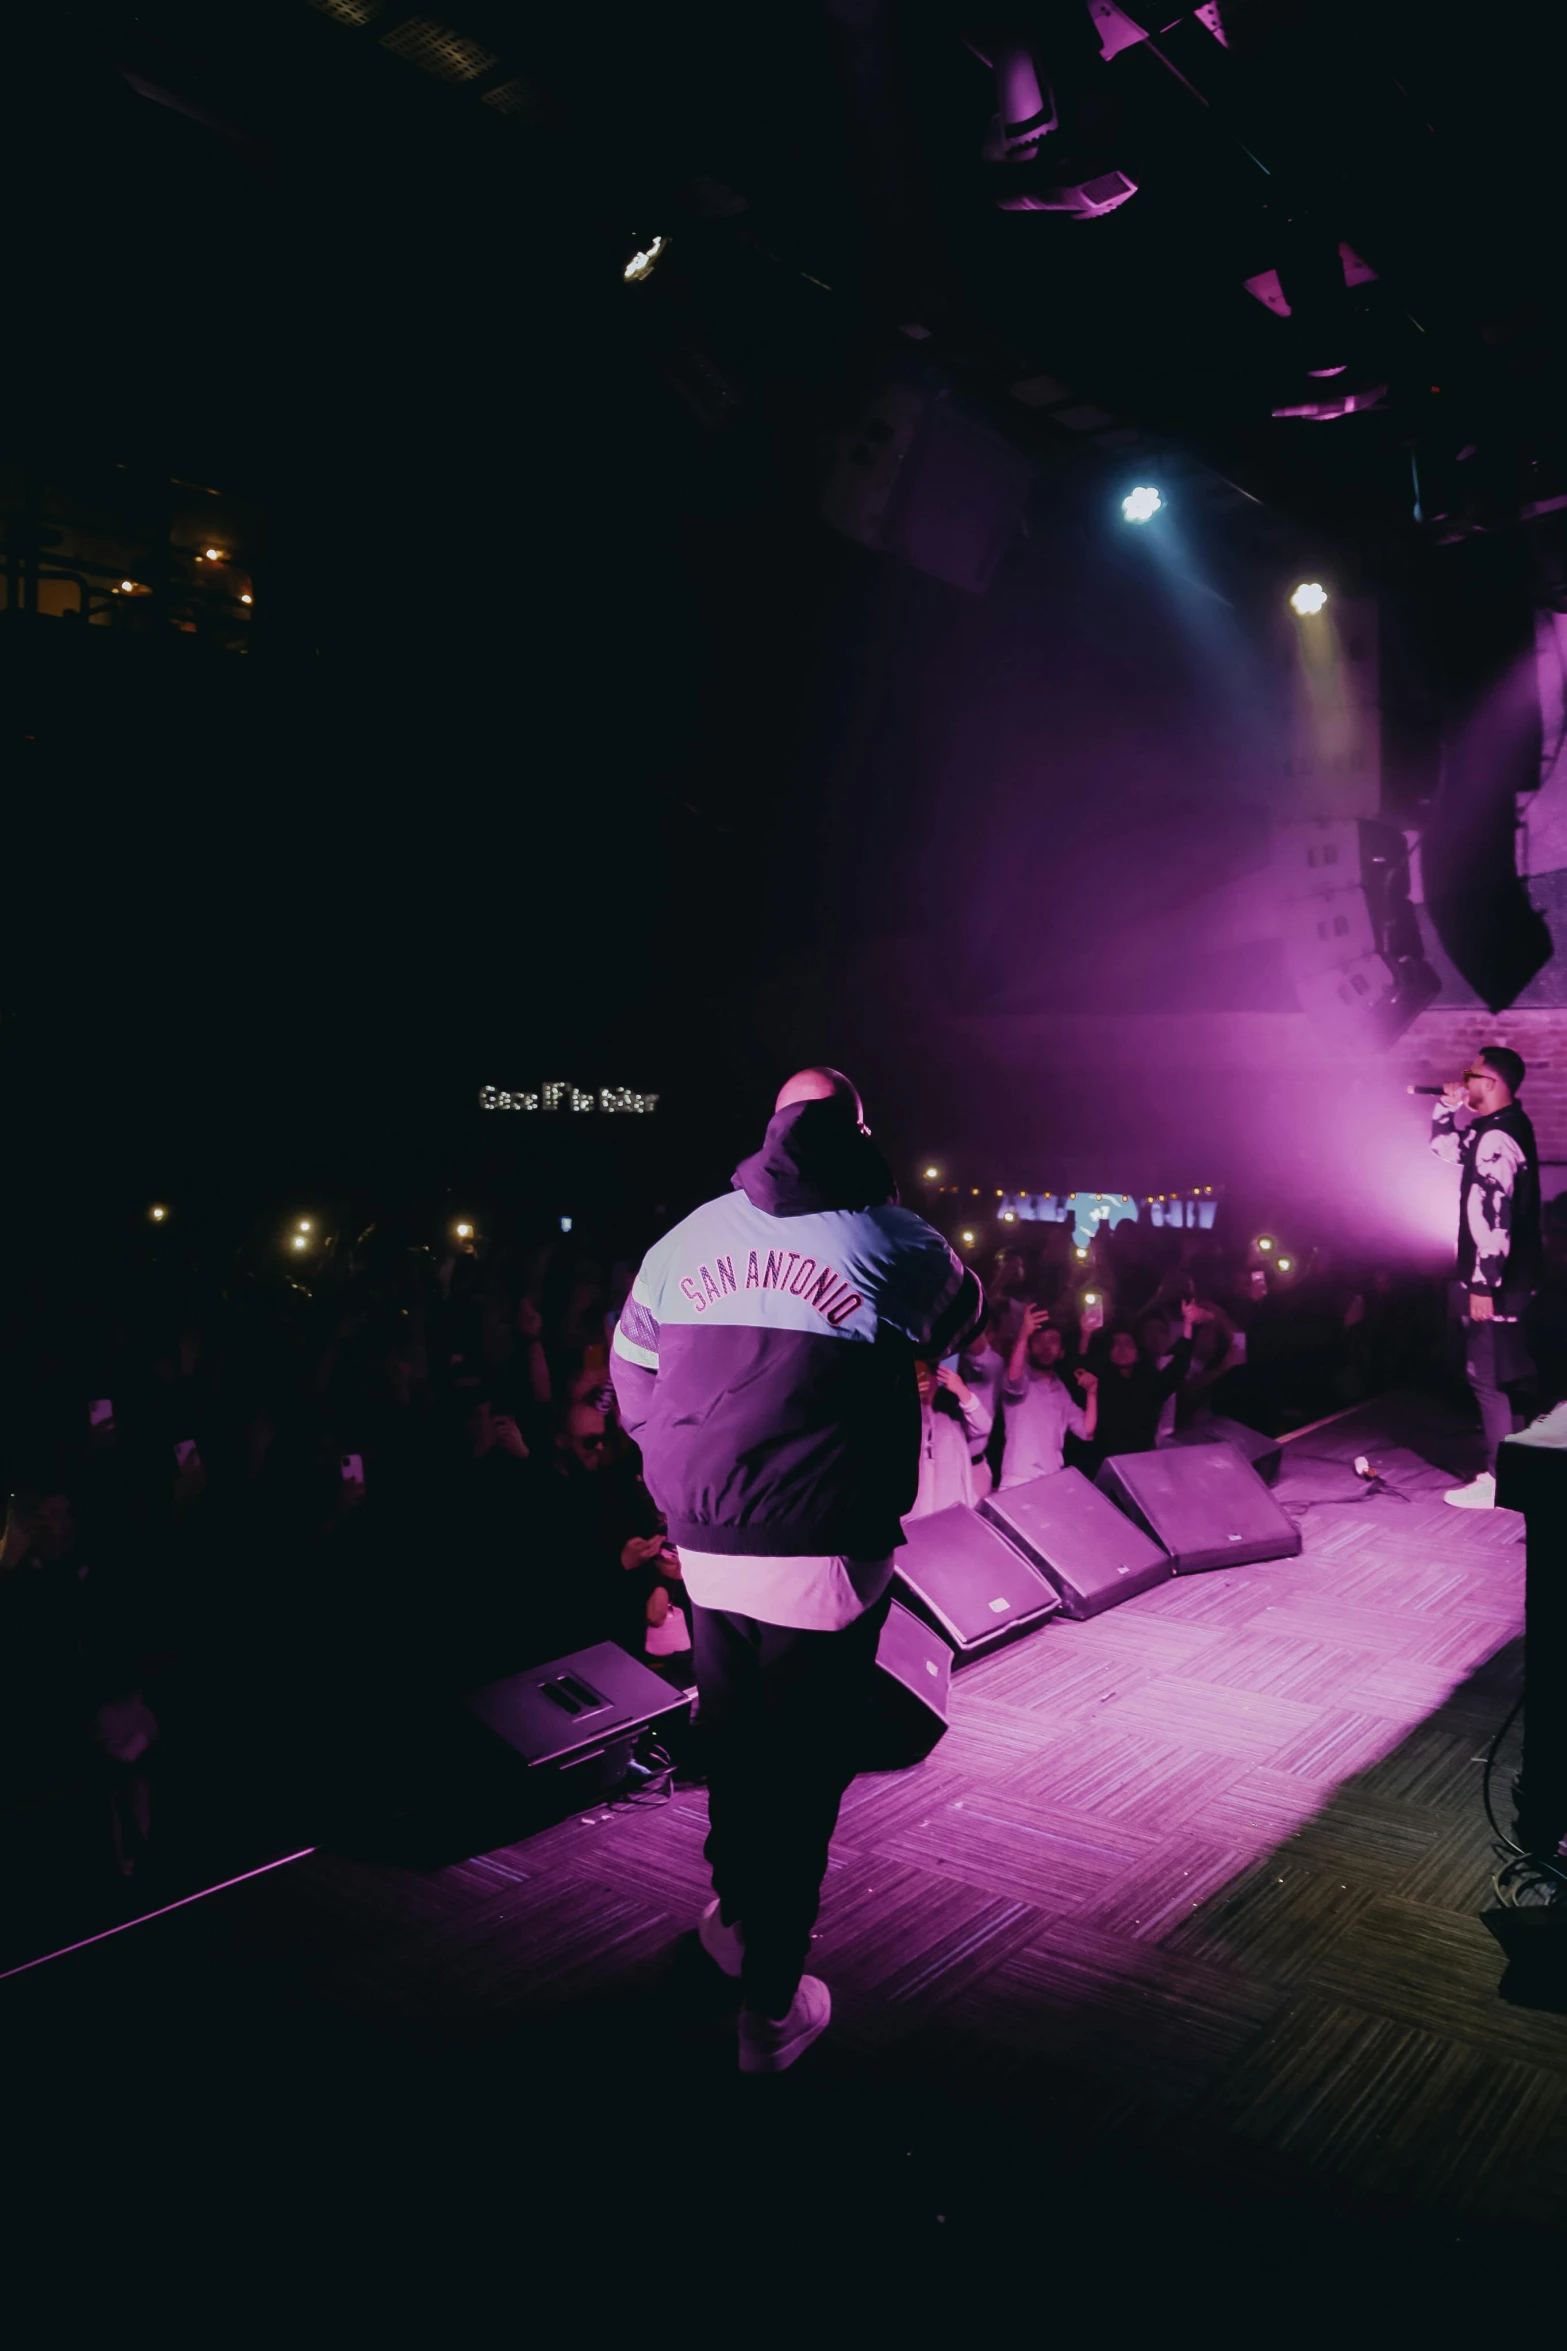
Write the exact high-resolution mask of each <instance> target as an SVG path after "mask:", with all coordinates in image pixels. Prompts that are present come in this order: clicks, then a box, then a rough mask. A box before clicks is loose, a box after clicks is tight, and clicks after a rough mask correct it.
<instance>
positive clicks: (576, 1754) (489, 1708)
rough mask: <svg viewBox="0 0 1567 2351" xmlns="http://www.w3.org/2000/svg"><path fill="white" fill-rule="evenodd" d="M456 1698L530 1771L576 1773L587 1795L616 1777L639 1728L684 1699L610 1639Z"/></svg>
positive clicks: (682, 1706)
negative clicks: (519, 1757) (461, 1700)
mask: <svg viewBox="0 0 1567 2351" xmlns="http://www.w3.org/2000/svg"><path fill="white" fill-rule="evenodd" d="M463 1704H464V1706H466V1708H467V1709H468V1711H469V1713H470V1714H472V1715H475V1716H477V1718H478V1720H479V1721H480V1722H482V1723H483V1724H484V1725H485V1727H486V1728H487V1729H489V1730H491V1731H493V1732H494V1734H495V1736H496V1737H497V1738H498V1739H502V1740H504V1741H505V1743H506V1745H507V1746H508V1747H510V1748H511V1749H512V1750H513V1752H514V1753H515V1754H518V1755H520V1756H521V1757H522V1759H523V1761H524V1763H526V1764H527V1766H528V1768H529V1770H530V1771H536V1772H539V1773H541V1774H545V1775H548V1774H552V1773H553V1774H558V1775H560V1776H561V1777H562V1778H564V1777H565V1775H566V1774H568V1773H571V1772H580V1773H581V1774H582V1783H583V1793H584V1796H586V1795H588V1794H590V1793H591V1792H592V1791H593V1790H594V1789H602V1788H608V1787H613V1786H614V1785H615V1783H616V1781H617V1780H619V1779H622V1778H623V1777H624V1776H625V1771H626V1767H627V1765H628V1764H629V1762H630V1760H631V1750H632V1748H633V1747H634V1746H635V1744H636V1741H637V1739H638V1738H639V1737H640V1735H641V1734H642V1732H643V1731H645V1730H646V1729H647V1728H648V1726H649V1724H651V1723H655V1722H657V1721H659V1720H660V1719H661V1718H662V1717H664V1716H668V1715H675V1714H681V1713H684V1712H685V1710H686V1708H687V1707H688V1706H689V1704H690V1701H689V1699H687V1698H686V1697H685V1696H684V1695H683V1694H682V1693H681V1692H680V1691H679V1690H673V1689H671V1688H670V1686H669V1684H668V1682H665V1681H660V1679H659V1677H658V1675H657V1674H656V1673H649V1671H648V1669H647V1667H646V1666H645V1665H642V1664H640V1663H639V1662H638V1660H637V1659H636V1658H635V1657H633V1656H631V1655H630V1653H629V1652H628V1651H627V1650H625V1649H622V1648H621V1647H620V1646H619V1644H618V1643H617V1642H614V1641H596V1642H595V1643H594V1644H593V1646H592V1647H591V1648H590V1649H577V1650H574V1651H573V1652H572V1654H571V1655H570V1656H569V1657H556V1658H552V1659H551V1660H550V1662H549V1664H548V1665H530V1666H529V1667H527V1668H526V1670H525V1671H524V1672H522V1673H510V1674H507V1675H506V1676H505V1678H504V1679H503V1680H501V1681H498V1682H487V1683H486V1684H485V1685H484V1687H483V1689H480V1690H470V1691H469V1692H468V1694H467V1695H466V1697H465V1698H464V1699H463Z"/></svg>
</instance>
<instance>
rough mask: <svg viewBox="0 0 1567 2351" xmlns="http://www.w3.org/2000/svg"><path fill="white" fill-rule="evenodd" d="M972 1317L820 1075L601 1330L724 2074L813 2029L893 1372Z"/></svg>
mask: <svg viewBox="0 0 1567 2351" xmlns="http://www.w3.org/2000/svg"><path fill="white" fill-rule="evenodd" d="M983 1313H984V1297H983V1294H982V1292H981V1290H980V1286H979V1283H978V1281H977V1280H976V1278H975V1276H974V1275H973V1273H972V1272H970V1271H969V1270H968V1269H967V1268H966V1267H965V1266H963V1265H962V1264H960V1262H959V1261H958V1259H957V1258H956V1257H955V1256H954V1255H953V1253H952V1251H951V1250H950V1249H949V1248H948V1246H947V1244H946V1242H945V1241H944V1240H943V1239H942V1237H941V1235H940V1234H939V1233H938V1232H936V1231H934V1230H933V1229H932V1227H931V1226H930V1225H928V1224H926V1223H925V1222H924V1220H923V1218H921V1217H918V1216H915V1215H914V1214H913V1213H912V1211H911V1210H909V1209H906V1208H902V1207H900V1206H899V1205H898V1198H897V1188H896V1186H895V1185H894V1183H893V1180H892V1174H891V1171H890V1169H889V1168H888V1166H887V1163H886V1161H885V1160H884V1159H883V1158H882V1156H881V1153H880V1152H879V1151H878V1150H877V1149H876V1147H875V1145H874V1144H873V1143H872V1142H871V1140H870V1130H869V1128H868V1127H867V1126H866V1125H865V1122H864V1115H863V1112H862V1109H861V1106H860V1099H859V1095H858V1094H857V1092H856V1091H855V1089H854V1087H853V1086H852V1085H851V1084H850V1082H849V1080H848V1079H847V1078H846V1077H844V1076H843V1075H842V1073H841V1072H840V1071H837V1070H827V1069H807V1070H802V1071H800V1072H799V1074H798V1075H797V1076H795V1077H792V1078H791V1079H790V1080H789V1082H788V1084H787V1085H786V1086H785V1087H784V1089H783V1091H782V1093H781V1094H780V1095H779V1097H778V1103H777V1108H776V1110H775V1112H774V1115H773V1118H772V1121H771V1123H770V1124H769V1126H768V1129H767V1137H766V1140H765V1142H764V1143H763V1145H762V1148H761V1150H760V1151H758V1152H757V1153H755V1155H754V1156H753V1157H752V1158H750V1159H746V1160H743V1161H742V1162H741V1164H740V1166H739V1167H738V1168H737V1170H736V1171H735V1175H734V1178H733V1189H732V1190H731V1191H730V1192H728V1193H727V1194H726V1195H725V1196H724V1197H723V1198H722V1199H718V1200H709V1201H708V1202H707V1203H706V1205H705V1206H704V1207H701V1208H698V1209H697V1210H695V1212H694V1213H693V1214H692V1215H690V1216H688V1217H687V1218H686V1219H685V1222H684V1223H683V1224H679V1225H677V1226H676V1227H675V1229H674V1231H673V1232H671V1233H667V1234H666V1235H665V1236H664V1238H663V1240H661V1241H659V1242H658V1243H657V1244H656V1245H655V1246H654V1247H653V1248H652V1249H651V1250H649V1252H648V1255H647V1257H646V1259H645V1260H644V1262H643V1265H642V1269H641V1271H640V1272H639V1274H638V1275H637V1278H636V1281H635V1283H634V1284H633V1286H632V1291H631V1295H630V1297H629V1298H628V1299H627V1301H626V1304H625V1306H624V1308H623V1309H622V1312H621V1317H620V1323H619V1327H618V1329H617V1330H616V1333H615V1342H614V1347H613V1350H612V1355H611V1362H612V1371H613V1377H614V1382H615V1392H616V1395H617V1396H618V1398H619V1400H620V1414H621V1419H622V1421H623V1423H624V1425H625V1427H626V1428H627V1429H628V1430H629V1432H630V1433H631V1435H632V1436H633V1437H635V1438H636V1440H637V1442H638V1444H639V1445H640V1446H641V1448H642V1457H643V1468H644V1474H645V1476H646V1479H647V1483H648V1487H649V1490H650V1491H651V1493H652V1495H653V1498H654V1500H655V1501H656V1502H657V1503H658V1505H659V1507H660V1508H661V1509H662V1510H663V1511H664V1512H665V1514H666V1516H667V1518H668V1522H669V1536H670V1540H671V1542H672V1543H674V1544H675V1545H676V1546H677V1547H678V1549H679V1552H680V1559H681V1574H682V1576H683V1578H684V1580H685V1586H686V1590H687V1592H688V1594H689V1595H690V1598H691V1601H692V1603H693V1611H694V1619H695V1638H696V1679H697V1690H698V1697H699V1709H700V1719H701V1724H702V1730H703V1734H704V1737H705V1739H706V1742H707V1749H708V1814H709V1822H710V1834H709V1837H708V1841H707V1858H708V1860H709V1862H710V1863H711V1865H712V1871H713V1888H714V1897H715V1898H714V1900H713V1901H712V1903H711V1904H710V1905H709V1906H708V1909H707V1910H706V1912H705V1913H704V1914H703V1917H702V1921H701V1925H700V1927H699V1930H698V1931H699V1933H700V1936H701V1939H702V1943H703V1946H704V1948H705V1949H706V1950H707V1952H708V1953H709V1955H710V1957H711V1958H713V1959H714V1960H715V1961H716V1962H717V1964H718V1966H719V1967H720V1968H722V1969H723V1971H724V1973H725V1974H726V1975H730V1976H735V1977H738V1978H739V1979H740V1982H741V1986H742V1995H741V1997H742V2006H741V2011H740V2065H741V2069H742V2071H744V2072H749V2073H778V2072H782V2071H783V2069H784V2068H785V2067H786V2066H788V2065H792V2064H793V2062H794V2060H795V2059H796V2058H797V2057H798V2056H799V2055H800V2054H801V2052H802V2051H803V2050H805V2049H806V2048H808V2047H809V2046H810V2044H811V2042H812V2041H814V2040H815V2039H816V2038H817V2036H818V2034H820V2033H821V2032H822V2031H823V2029H824V2028H825V2026H826V2024H827V2020H828V2016H829V2014H830V2011H831V2002H830V2000H829V1997H828V1992H827V1987H826V1985H825V1984H823V1983H821V1982H820V1981H819V1980H818V1979H817V1978H816V1977H815V1976H809V1975H806V1974H804V1972H803V1970H804V1966H805V1959H806V1954H807V1952H808V1950H809V1948H810V1939H811V1929H812V1927H813V1925H814V1924H815V1920H816V1912H817V1906H818V1902H819V1899H820V1894H821V1883H822V1877H823V1875H824V1873H825V1871H826V1867H827V1846H828V1841H829V1839H830V1838H831V1836H832V1832H833V1829H834V1826H835V1825H836V1822H837V1818H838V1807H839V1805H840V1803H841V1802H842V1799H843V1793H844V1790H845V1789H846V1788H847V1786H848V1784H849V1781H850V1780H851V1779H852V1778H853V1776H854V1770H855V1760H856V1757H855V1740H856V1737H857V1733H858V1729H859V1723H860V1719H861V1717H862V1715H863V1713H864V1710H865V1705H866V1700H867V1697H868V1695H869V1690H870V1686H871V1680H872V1676H873V1673H874V1669H875V1659H876V1644H877V1641H878V1639H879V1637H880V1633H881V1628H882V1625H883V1624H884V1622H885V1620H886V1614H887V1609H888V1606H889V1605H890V1601H891V1589H890V1587H891V1582H892V1572H893V1553H894V1551H895V1550H896V1548H897V1546H898V1544H899V1543H901V1541H902V1540H903V1536H902V1531H901V1528H900V1526H899V1521H900V1519H901V1518H902V1517H903V1515H904V1513H905V1512H906V1511H908V1510H909V1508H910V1507H911V1505H912V1503H913V1501H914V1497H915V1492H916V1488H917V1486H918V1482H919V1431H920V1404H919V1395H918V1391H917V1388H916V1385H915V1372H914V1363H915V1357H916V1355H920V1356H924V1357H926V1358H928V1359H933V1360H939V1359H940V1358H941V1357H942V1356H944V1355H950V1354H951V1353H952V1352H953V1351H954V1350H955V1349H956V1348H958V1347H960V1346H961V1345H962V1344H963V1343H964V1341H965V1340H966V1339H968V1338H969V1337H970V1336H971V1335H972V1333H973V1332H974V1331H975V1330H976V1329H977V1328H978V1326H979V1323H980V1321H981V1318H982V1316H983Z"/></svg>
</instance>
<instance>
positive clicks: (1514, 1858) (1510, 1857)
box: [1480, 1695, 1567, 1910]
mask: <svg viewBox="0 0 1567 2351" xmlns="http://www.w3.org/2000/svg"><path fill="white" fill-rule="evenodd" d="M1522 1710H1523V1697H1522V1695H1520V1696H1519V1697H1517V1698H1515V1699H1514V1700H1513V1703H1512V1705H1511V1706H1510V1707H1509V1708H1508V1710H1507V1713H1506V1715H1505V1716H1504V1717H1503V1720H1502V1721H1501V1723H1500V1724H1499V1725H1498V1728H1497V1732H1496V1736H1495V1738H1494V1739H1493V1740H1492V1741H1491V1744H1490V1746H1489V1747H1488V1748H1487V1749H1486V1755H1485V1771H1484V1773H1483V1775H1482V1777H1481V1781H1480V1797H1481V1801H1482V1803H1483V1804H1484V1806H1485V1817H1486V1819H1487V1820H1488V1821H1489V1822H1490V1824H1491V1834H1492V1835H1493V1836H1494V1837H1495V1839H1496V1842H1497V1844H1498V1846H1499V1847H1500V1848H1501V1850H1502V1852H1503V1853H1504V1854H1505V1855H1506V1859H1505V1860H1504V1861H1503V1863H1502V1866H1501V1868H1500V1869H1497V1870H1493V1871H1492V1873H1491V1891H1492V1893H1493V1894H1494V1895H1495V1896H1496V1899H1497V1901H1498V1903H1499V1904H1500V1905H1501V1907H1502V1908H1503V1909H1504V1910H1519V1909H1523V1908H1526V1907H1527V1908H1530V1909H1533V1908H1536V1907H1538V1908H1542V1909H1543V1908H1545V1907H1546V1904H1545V1903H1541V1904H1538V1905H1536V1904H1532V1903H1531V1904H1527V1905H1525V1904H1522V1903H1520V1902H1519V1901H1518V1899H1517V1885H1518V1880H1519V1879H1520V1877H1523V1878H1524V1879H1525V1882H1527V1874H1526V1873H1532V1875H1533V1877H1534V1878H1535V1880H1536V1881H1538V1880H1540V1879H1542V1878H1548V1879H1549V1880H1550V1882H1551V1888H1552V1893H1551V1894H1550V1895H1548V1896H1547V1902H1549V1901H1550V1900H1553V1899H1554V1892H1555V1890H1557V1889H1567V1869H1564V1868H1563V1867H1562V1865H1561V1863H1560V1862H1558V1861H1557V1860H1555V1859H1554V1858H1552V1859H1549V1860H1548V1859H1547V1858H1546V1857H1545V1856H1544V1855H1543V1854H1540V1853H1529V1852H1526V1851H1525V1849H1524V1847H1523V1846H1522V1845H1519V1844H1516V1843H1515V1842H1514V1841H1513V1839H1512V1838H1511V1837H1510V1836H1508V1834H1507V1832H1506V1830H1505V1829H1503V1828H1502V1827H1501V1825H1500V1823H1499V1822H1498V1820H1497V1817H1496V1812H1495V1808H1494V1806H1493V1805H1492V1803H1491V1775H1492V1773H1493V1772H1494V1771H1495V1769H1496V1758H1497V1756H1498V1755H1499V1754H1500V1753H1501V1747H1502V1741H1503V1740H1504V1739H1505V1738H1506V1736H1507V1734H1508V1732H1509V1731H1510V1730H1511V1729H1512V1727H1513V1724H1514V1723H1515V1722H1516V1721H1517V1719H1518V1717H1519V1714H1520V1713H1521V1712H1522Z"/></svg>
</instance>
